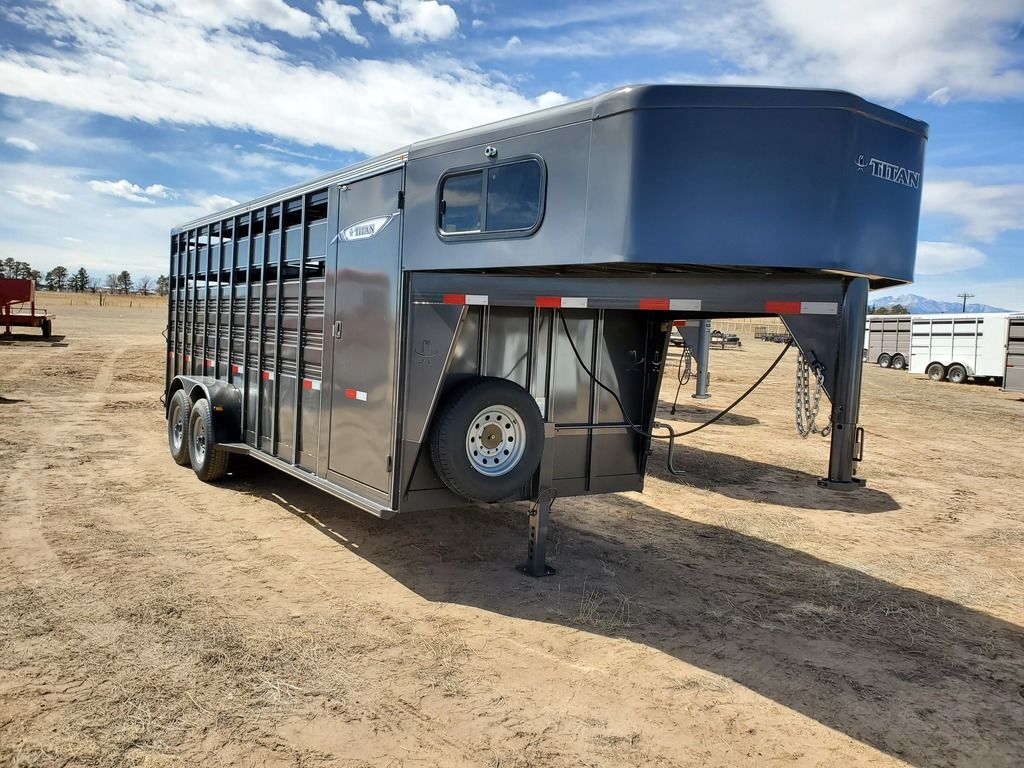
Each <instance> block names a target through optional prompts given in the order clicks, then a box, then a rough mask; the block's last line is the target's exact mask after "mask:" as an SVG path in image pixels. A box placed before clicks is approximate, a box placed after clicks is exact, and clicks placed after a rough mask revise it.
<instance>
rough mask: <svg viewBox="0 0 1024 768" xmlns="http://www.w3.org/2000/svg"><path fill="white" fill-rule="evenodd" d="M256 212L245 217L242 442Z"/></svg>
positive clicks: (246, 408)
mask: <svg viewBox="0 0 1024 768" xmlns="http://www.w3.org/2000/svg"><path fill="white" fill-rule="evenodd" d="M255 217H256V214H255V213H253V212H252V211H250V212H249V214H248V216H247V219H248V222H249V225H248V232H247V233H246V241H247V242H246V245H247V247H246V251H245V321H244V325H243V334H242V415H241V419H242V442H245V443H248V442H249V410H250V409H249V379H250V377H251V376H252V372H251V371H250V370H249V368H250V365H249V314H250V312H251V311H252V306H251V305H252V249H253V230H254V229H256V226H255Z"/></svg>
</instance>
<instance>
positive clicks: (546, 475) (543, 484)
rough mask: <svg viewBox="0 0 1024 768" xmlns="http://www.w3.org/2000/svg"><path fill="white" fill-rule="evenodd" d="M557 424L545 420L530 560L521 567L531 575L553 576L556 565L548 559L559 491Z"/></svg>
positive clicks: (528, 557)
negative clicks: (555, 483) (550, 525)
mask: <svg viewBox="0 0 1024 768" xmlns="http://www.w3.org/2000/svg"><path fill="white" fill-rule="evenodd" d="M554 437H555V425H554V424H553V423H551V422H545V424H544V453H543V454H542V455H541V460H540V469H539V470H538V472H537V482H536V486H535V487H536V488H537V495H536V497H535V500H534V504H533V509H531V510H530V537H529V541H528V543H527V549H526V562H525V563H523V564H522V565H520V566H519V570H520V571H522V572H523V573H525V574H526V575H527V576H533V577H535V578H539V577H541V576H553V575H554V574H555V569H554V568H552V567H551V566H550V565H548V564H547V562H545V557H546V555H547V549H548V521H549V520H550V518H551V505H552V504H553V503H554V501H555V497H556V496H557V495H558V494H557V492H556V491H555V489H554V488H553V487H552V481H553V479H554V470H555V457H554V450H553V448H554V443H555V440H554Z"/></svg>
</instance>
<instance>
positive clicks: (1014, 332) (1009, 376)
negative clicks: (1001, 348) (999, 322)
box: [1003, 317, 1024, 392]
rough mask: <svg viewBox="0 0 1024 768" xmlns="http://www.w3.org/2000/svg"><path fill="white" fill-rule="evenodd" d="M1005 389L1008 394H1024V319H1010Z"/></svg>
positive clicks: (1004, 377)
mask: <svg viewBox="0 0 1024 768" xmlns="http://www.w3.org/2000/svg"><path fill="white" fill-rule="evenodd" d="M1003 389H1005V390H1006V391H1007V392H1024V317H1011V318H1010V328H1009V334H1008V336H1007V339H1006V375H1005V376H1003Z"/></svg>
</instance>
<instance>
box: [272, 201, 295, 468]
mask: <svg viewBox="0 0 1024 768" xmlns="http://www.w3.org/2000/svg"><path fill="white" fill-rule="evenodd" d="M285 208H286V203H281V212H280V214H279V215H278V217H277V295H276V296H275V297H274V305H275V306H274V310H275V311H274V379H273V382H272V384H273V387H272V391H273V399H272V402H271V404H270V409H271V411H270V452H271V453H272V454H274V455H275V456H276V455H277V448H278V445H277V444H278V422H279V421H280V419H281V402H280V398H279V396H278V395H279V392H280V386H281V385H280V379H281V365H280V361H281V345H282V337H283V336H284V330H283V328H282V327H281V308H282V306H283V305H284V237H285V234H284V217H285ZM296 378H297V377H296Z"/></svg>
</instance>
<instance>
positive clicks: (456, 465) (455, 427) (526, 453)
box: [430, 376, 544, 502]
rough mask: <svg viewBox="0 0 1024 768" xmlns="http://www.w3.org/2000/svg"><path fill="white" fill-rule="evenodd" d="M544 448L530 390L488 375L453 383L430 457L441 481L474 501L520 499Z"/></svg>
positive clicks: (432, 438)
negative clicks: (455, 384)
mask: <svg viewBox="0 0 1024 768" xmlns="http://www.w3.org/2000/svg"><path fill="white" fill-rule="evenodd" d="M543 447H544V420H543V418H542V417H541V414H540V410H539V409H538V408H537V403H536V401H534V399H533V397H531V396H530V393H529V392H527V391H526V390H525V389H523V388H522V387H521V386H519V385H518V384H515V383H514V382H511V381H508V380H506V379H499V378H493V377H487V376H481V377H477V378H473V379H470V380H469V381H466V382H463V383H462V384H460V385H458V386H457V387H455V388H454V389H453V390H452V391H451V392H450V393H449V394H448V395H447V397H446V398H445V400H444V403H443V404H442V405H441V407H440V409H439V410H438V412H437V414H436V415H435V416H434V421H433V425H432V427H431V432H430V456H431V459H432V460H433V463H434V469H435V470H437V474H438V476H439V477H440V478H441V481H442V482H443V483H444V484H445V485H446V486H447V487H448V488H449V489H450V490H451V491H453V492H455V493H457V494H459V495H460V496H463V497H465V498H467V499H470V500H472V501H486V502H491V501H506V500H511V499H517V498H521V497H522V495H523V493H524V490H526V485H527V484H528V483H529V482H530V479H531V478H532V477H533V474H534V473H535V472H536V471H537V467H538V466H539V465H540V457H541V452H542V450H543Z"/></svg>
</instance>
